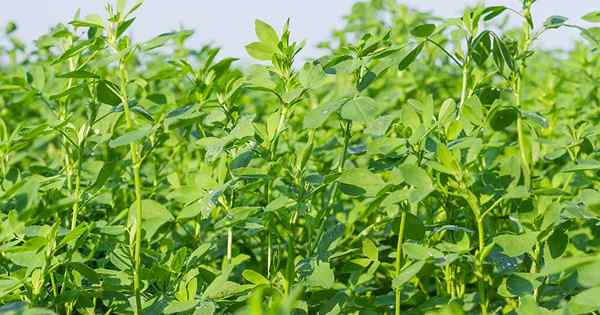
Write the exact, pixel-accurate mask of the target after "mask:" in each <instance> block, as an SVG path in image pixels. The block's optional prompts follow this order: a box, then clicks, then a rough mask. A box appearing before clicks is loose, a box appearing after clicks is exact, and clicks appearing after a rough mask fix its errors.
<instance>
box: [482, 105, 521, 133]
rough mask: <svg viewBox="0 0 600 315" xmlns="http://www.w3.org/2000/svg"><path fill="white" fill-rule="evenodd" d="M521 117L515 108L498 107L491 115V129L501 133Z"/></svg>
mask: <svg viewBox="0 0 600 315" xmlns="http://www.w3.org/2000/svg"><path fill="white" fill-rule="evenodd" d="M518 117H519V111H518V110H517V109H516V108H515V107H513V106H500V107H496V108H495V109H494V110H493V111H492V113H491V114H490V119H489V122H490V127H492V129H493V130H495V131H501V130H504V129H506V127H508V126H510V125H511V124H512V123H513V122H515V121H516V120H517V118H518Z"/></svg>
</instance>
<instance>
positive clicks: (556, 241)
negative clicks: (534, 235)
mask: <svg viewBox="0 0 600 315" xmlns="http://www.w3.org/2000/svg"><path fill="white" fill-rule="evenodd" d="M546 244H547V245H548V249H549V253H550V256H551V257H552V258H554V259H556V258H558V257H560V256H561V255H562V254H563V253H564V252H565V250H566V249H567V245H568V244H569V236H567V234H566V233H565V231H563V230H562V229H556V230H554V232H553V233H552V235H550V237H548V239H547V240H546Z"/></svg>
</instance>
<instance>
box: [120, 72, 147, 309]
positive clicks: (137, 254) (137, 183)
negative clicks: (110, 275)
mask: <svg viewBox="0 0 600 315" xmlns="http://www.w3.org/2000/svg"><path fill="white" fill-rule="evenodd" d="M119 74H120V77H121V85H120V93H121V101H122V102H123V109H124V115H125V122H126V124H127V128H128V129H132V128H133V126H134V125H133V120H132V118H131V116H130V109H129V102H128V97H127V80H128V78H127V71H126V69H125V64H124V62H123V61H122V62H121V63H120V65H119ZM129 151H130V155H131V163H132V171H133V185H134V189H135V244H134V258H133V262H134V269H133V291H134V294H135V304H136V305H135V312H134V313H135V314H136V315H140V314H142V299H141V286H140V273H141V265H142V218H143V211H142V180H141V176H140V157H139V155H138V145H137V143H135V142H133V143H131V144H130V145H129Z"/></svg>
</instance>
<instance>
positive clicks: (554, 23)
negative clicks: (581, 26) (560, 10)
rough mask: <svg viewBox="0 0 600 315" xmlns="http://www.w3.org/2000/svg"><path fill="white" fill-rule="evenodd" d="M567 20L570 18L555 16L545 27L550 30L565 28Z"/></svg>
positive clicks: (549, 19)
mask: <svg viewBox="0 0 600 315" xmlns="http://www.w3.org/2000/svg"><path fill="white" fill-rule="evenodd" d="M567 20H568V18H566V17H564V16H560V15H553V16H551V17H549V18H547V19H546V21H544V27H545V28H549V29H553V28H559V27H561V26H563V25H564V24H565V22H566V21H567Z"/></svg>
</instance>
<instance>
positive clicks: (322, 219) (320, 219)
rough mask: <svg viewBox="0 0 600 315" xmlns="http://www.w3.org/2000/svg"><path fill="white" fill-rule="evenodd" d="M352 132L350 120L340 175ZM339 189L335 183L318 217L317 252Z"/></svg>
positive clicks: (339, 164)
mask: <svg viewBox="0 0 600 315" xmlns="http://www.w3.org/2000/svg"><path fill="white" fill-rule="evenodd" d="M351 131H352V121H350V120H348V121H346V125H345V127H344V148H343V151H342V155H340V161H339V162H338V165H337V167H336V171H337V172H338V173H341V172H342V171H343V170H344V164H346V159H347V158H348V147H349V146H350V140H351V138H352V133H351ZM337 188H338V185H337V182H335V183H333V187H332V189H331V194H330V195H329V200H328V201H327V204H326V206H325V210H324V211H321V212H320V213H319V215H318V216H317V222H319V229H318V231H317V238H316V240H317V241H316V242H315V243H314V245H313V246H314V248H313V250H315V249H316V248H317V246H318V245H319V241H320V239H321V237H323V234H324V231H325V222H326V221H327V217H328V216H329V213H330V211H331V208H332V206H333V202H334V201H335V197H336V195H337Z"/></svg>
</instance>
